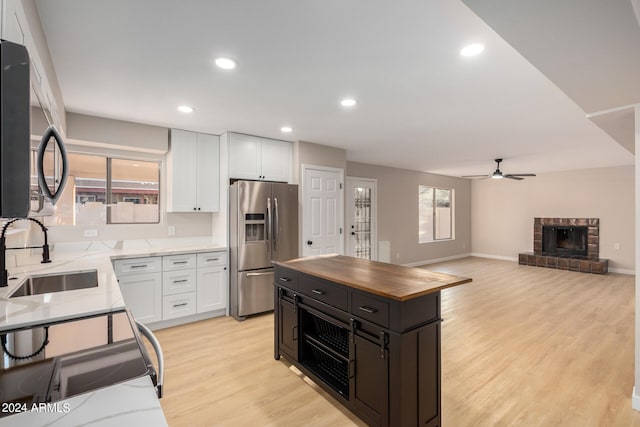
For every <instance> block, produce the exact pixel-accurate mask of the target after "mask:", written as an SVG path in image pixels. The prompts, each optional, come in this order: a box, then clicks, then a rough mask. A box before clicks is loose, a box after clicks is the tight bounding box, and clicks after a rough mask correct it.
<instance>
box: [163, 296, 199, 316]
mask: <svg viewBox="0 0 640 427" xmlns="http://www.w3.org/2000/svg"><path fill="white" fill-rule="evenodd" d="M196 299H197V297H196V293H195V292H187V293H182V294H177V295H169V296H165V297H163V299H162V319H163V320H170V319H175V318H177V317H183V316H191V315H192V314H196Z"/></svg>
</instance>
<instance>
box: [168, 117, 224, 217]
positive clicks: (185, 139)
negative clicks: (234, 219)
mask: <svg viewBox="0 0 640 427" xmlns="http://www.w3.org/2000/svg"><path fill="white" fill-rule="evenodd" d="M219 209H220V138H219V137H218V136H216V135H207V134H203V133H195V132H189V131H184V130H179V129H171V139H170V149H169V153H168V154H167V212H218V211H219Z"/></svg>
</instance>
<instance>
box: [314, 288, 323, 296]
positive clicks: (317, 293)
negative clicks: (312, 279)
mask: <svg viewBox="0 0 640 427" xmlns="http://www.w3.org/2000/svg"><path fill="white" fill-rule="evenodd" d="M311 292H313V293H314V294H316V295H324V294H326V292H325V291H323V290H321V289H311Z"/></svg>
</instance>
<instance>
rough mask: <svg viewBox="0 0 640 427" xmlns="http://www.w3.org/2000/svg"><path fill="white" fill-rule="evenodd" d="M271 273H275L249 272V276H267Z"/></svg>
mask: <svg viewBox="0 0 640 427" xmlns="http://www.w3.org/2000/svg"><path fill="white" fill-rule="evenodd" d="M269 274H273V273H247V277H251V276H267V275H269Z"/></svg>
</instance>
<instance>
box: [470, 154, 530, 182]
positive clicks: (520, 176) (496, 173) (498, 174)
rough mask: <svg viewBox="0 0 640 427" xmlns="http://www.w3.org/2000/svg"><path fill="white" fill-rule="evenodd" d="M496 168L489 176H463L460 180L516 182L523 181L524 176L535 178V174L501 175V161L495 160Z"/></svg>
mask: <svg viewBox="0 0 640 427" xmlns="http://www.w3.org/2000/svg"><path fill="white" fill-rule="evenodd" d="M495 160H496V163H497V166H496V170H495V171H494V172H493V173H492V174H491V175H464V176H463V177H462V178H489V177H491V178H493V179H502V178H509V179H517V180H518V181H520V180H523V179H524V178H523V177H524V176H536V174H535V173H507V174H503V173H502V171H501V170H500V162H502V159H495Z"/></svg>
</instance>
